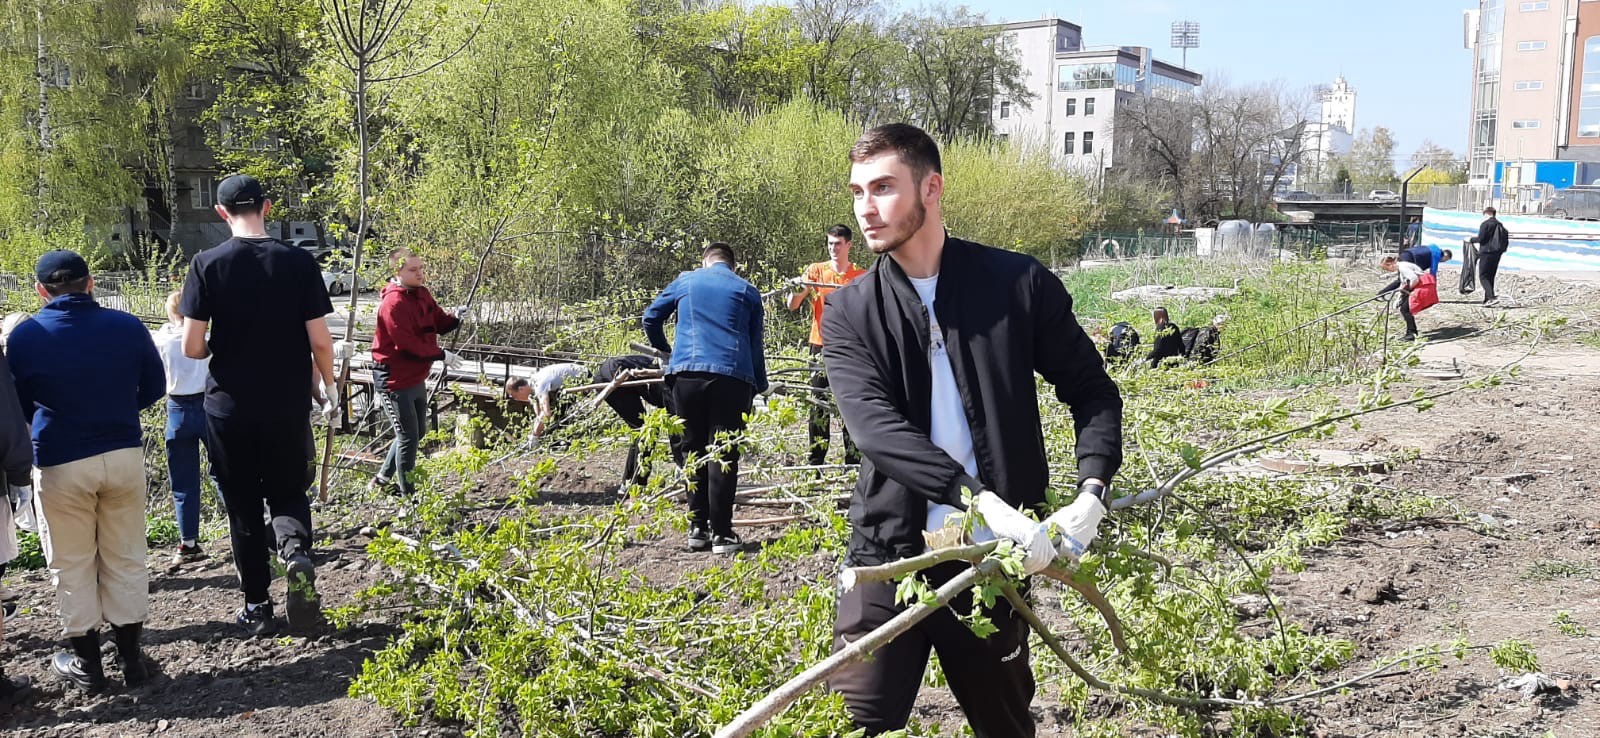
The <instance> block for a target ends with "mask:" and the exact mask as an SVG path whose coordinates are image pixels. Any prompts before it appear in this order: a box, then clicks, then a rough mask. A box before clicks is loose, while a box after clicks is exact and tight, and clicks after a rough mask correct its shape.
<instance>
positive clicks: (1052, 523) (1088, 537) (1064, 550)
mask: <svg viewBox="0 0 1600 738" xmlns="http://www.w3.org/2000/svg"><path fill="white" fill-rule="evenodd" d="M1105 516H1106V506H1105V504H1104V503H1102V502H1100V499H1099V498H1098V497H1095V496H1094V495H1092V494H1090V493H1088V492H1079V493H1078V496H1077V498H1076V499H1074V500H1073V501H1072V504H1071V505H1068V506H1066V507H1063V508H1061V509H1060V510H1057V511H1056V512H1055V514H1053V515H1051V516H1050V517H1048V518H1045V521H1044V524H1045V527H1046V528H1048V529H1049V530H1050V533H1051V535H1052V537H1053V538H1054V539H1055V541H1056V549H1057V550H1058V551H1059V552H1060V554H1061V555H1062V556H1070V557H1072V560H1073V561H1077V560H1078V559H1079V558H1081V557H1082V556H1083V554H1084V552H1085V551H1088V550H1089V544H1091V543H1094V539H1095V537H1096V536H1097V535H1099V532H1100V521H1101V519H1103V518H1105Z"/></svg>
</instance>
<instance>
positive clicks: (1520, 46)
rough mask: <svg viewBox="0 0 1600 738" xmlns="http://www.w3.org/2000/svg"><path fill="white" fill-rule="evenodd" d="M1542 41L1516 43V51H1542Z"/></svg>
mask: <svg viewBox="0 0 1600 738" xmlns="http://www.w3.org/2000/svg"><path fill="white" fill-rule="evenodd" d="M1544 46H1545V44H1544V42H1543V41H1518V42H1517V51H1544Z"/></svg>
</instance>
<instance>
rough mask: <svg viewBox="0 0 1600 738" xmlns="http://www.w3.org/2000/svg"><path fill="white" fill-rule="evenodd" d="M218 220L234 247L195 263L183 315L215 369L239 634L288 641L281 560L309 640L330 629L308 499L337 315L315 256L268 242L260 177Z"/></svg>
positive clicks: (214, 410)
mask: <svg viewBox="0 0 1600 738" xmlns="http://www.w3.org/2000/svg"><path fill="white" fill-rule="evenodd" d="M216 211H217V215H218V216H219V217H221V218H222V220H223V221H225V222H226V223H227V224H228V228H229V231H230V232H231V234H232V237H230V238H229V239H228V240H226V241H223V242H222V243H220V244H218V245H216V246H213V247H212V248H209V249H206V250H205V251H202V252H200V253H199V254H196V255H195V257H194V259H193V260H192V261H190V262H189V275H188V277H187V278H186V279H185V280H184V283H183V297H182V298H181V299H180V300H179V304H178V311H179V312H181V313H183V316H184V335H183V353H184V355H185V356H188V357H189V358H191V359H204V358H206V357H207V356H210V357H211V379H210V381H208V382H207V383H206V399H205V410H206V451H207V453H208V454H209V456H210V459H211V475H212V477H213V478H214V479H215V480H216V482H217V489H218V490H219V491H220V492H221V493H222V501H223V504H224V506H225V507H227V509H228V531H229V534H230V537H231V538H232V543H233V560H234V565H235V566H237V567H238V569H239V588H240V589H241V590H242V591H243V593H244V607H243V608H242V609H241V610H240V611H239V614H238V616H237V617H236V618H235V622H237V623H238V624H239V625H240V626H242V627H244V628H245V630H246V631H248V632H249V633H250V634H251V635H255V636H264V635H271V634H274V633H276V632H277V631H278V624H277V620H276V619H275V618H274V617H273V613H272V598H271V597H270V596H269V594H268V589H269V587H270V585H271V584H272V568H271V564H270V561H269V557H270V556H271V554H272V553H273V552H276V553H277V555H278V557H279V560H280V561H281V562H282V563H283V565H284V568H285V570H286V575H285V578H286V579H287V580H288V591H287V595H286V597H285V609H286V610H287V614H288V616H289V625H290V626H292V627H294V628H295V629H296V630H301V631H305V630H307V629H311V628H315V627H318V626H320V625H321V624H322V622H323V621H322V606H321V600H320V598H319V597H318V596H317V590H316V566H315V564H314V563H313V562H312V560H311V536H312V527H311V500H310V499H309V498H308V497H307V496H306V490H307V489H308V488H309V487H310V486H311V482H312V480H313V478H314V474H313V467H312V465H311V463H312V456H313V453H314V449H313V447H312V443H313V441H312V435H311V417H310V416H311V408H312V406H313V404H314V405H316V406H317V408H318V409H319V411H320V412H321V413H322V414H323V416H324V417H328V416H331V414H332V412H333V411H334V408H335V405H336V398H330V397H328V395H327V394H326V393H325V391H324V390H328V391H331V390H333V388H334V387H335V386H336V385H335V380H334V376H333V336H332V335H330V334H329V333H328V323H327V315H328V313H331V312H333V303H332V302H331V301H330V300H329V299H328V290H327V287H326V286H324V284H323V282H322V270H321V269H320V268H318V266H317V262H316V259H314V258H312V256H311V253H310V252H308V251H306V250H305V249H301V248H296V247H293V246H290V245H289V244H287V243H284V242H283V241H280V240H278V239H276V238H273V237H271V236H268V235H267V226H266V217H267V215H268V214H269V213H270V212H271V211H272V200H270V199H268V198H267V196H266V194H265V193H264V192H263V191H262V189H261V183H260V182H258V181H256V179H255V178H254V177H251V176H249V175H246V174H235V175H233V176H231V177H228V178H227V179H224V180H223V181H222V183H221V184H220V185H218V186H217V205H216ZM208 329H209V330H210V338H209V340H208V339H207V337H206V335H207V334H206V331H207V330H208ZM318 378H320V379H321V384H322V388H318V386H317V380H318ZM266 516H271V523H270V525H269V524H268V523H267V522H266V519H265V518H266Z"/></svg>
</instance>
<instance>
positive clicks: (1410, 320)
mask: <svg viewBox="0 0 1600 738" xmlns="http://www.w3.org/2000/svg"><path fill="white" fill-rule="evenodd" d="M1378 265H1379V266H1380V267H1383V270H1384V271H1386V272H1397V273H1398V274H1399V276H1398V277H1397V278H1396V279H1395V280H1394V281H1393V282H1390V283H1389V285H1388V286H1387V287H1384V288H1383V289H1381V290H1378V294H1380V295H1387V294H1389V293H1390V292H1393V291H1395V290H1400V317H1402V318H1405V321H1406V334H1405V335H1404V336H1401V337H1400V340H1402V341H1415V340H1417V318H1416V316H1414V315H1412V314H1411V288H1413V287H1416V286H1417V280H1419V279H1422V267H1420V266H1417V264H1416V263H1415V262H1412V261H1405V260H1402V259H1398V258H1395V257H1393V256H1385V257H1383V261H1381V262H1379V263H1378Z"/></svg>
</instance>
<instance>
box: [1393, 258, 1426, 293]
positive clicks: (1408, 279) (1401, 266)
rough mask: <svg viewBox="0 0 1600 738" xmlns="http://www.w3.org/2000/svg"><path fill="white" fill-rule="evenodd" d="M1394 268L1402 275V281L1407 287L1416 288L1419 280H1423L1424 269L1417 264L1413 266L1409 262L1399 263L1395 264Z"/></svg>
mask: <svg viewBox="0 0 1600 738" xmlns="http://www.w3.org/2000/svg"><path fill="white" fill-rule="evenodd" d="M1394 266H1395V271H1397V272H1399V273H1400V281H1401V282H1404V283H1405V285H1406V286H1407V287H1414V286H1416V284H1417V280H1419V279H1422V267H1419V266H1417V265H1416V264H1412V263H1411V262H1409V261H1399V262H1395V265H1394Z"/></svg>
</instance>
